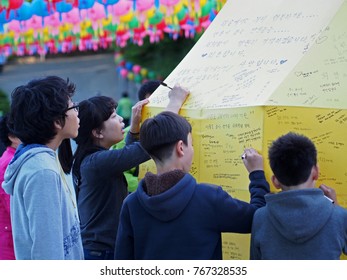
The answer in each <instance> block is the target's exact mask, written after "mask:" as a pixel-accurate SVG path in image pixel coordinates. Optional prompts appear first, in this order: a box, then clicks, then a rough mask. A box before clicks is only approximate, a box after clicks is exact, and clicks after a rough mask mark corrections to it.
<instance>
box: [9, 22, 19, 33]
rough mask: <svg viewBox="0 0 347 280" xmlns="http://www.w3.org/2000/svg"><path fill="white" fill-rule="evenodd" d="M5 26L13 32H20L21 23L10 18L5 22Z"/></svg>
mask: <svg viewBox="0 0 347 280" xmlns="http://www.w3.org/2000/svg"><path fill="white" fill-rule="evenodd" d="M7 28H8V30H12V31H14V32H15V33H20V32H21V29H22V28H21V24H20V22H19V21H18V20H11V21H10V22H9V23H8V24H7Z"/></svg>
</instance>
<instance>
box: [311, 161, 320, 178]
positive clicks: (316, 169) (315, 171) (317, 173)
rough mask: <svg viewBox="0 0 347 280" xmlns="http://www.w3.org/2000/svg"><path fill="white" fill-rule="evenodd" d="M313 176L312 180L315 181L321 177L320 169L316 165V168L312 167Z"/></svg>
mask: <svg viewBox="0 0 347 280" xmlns="http://www.w3.org/2000/svg"><path fill="white" fill-rule="evenodd" d="M311 176H312V180H313V181H317V180H318V177H319V167H318V165H315V166H313V167H312V170H311Z"/></svg>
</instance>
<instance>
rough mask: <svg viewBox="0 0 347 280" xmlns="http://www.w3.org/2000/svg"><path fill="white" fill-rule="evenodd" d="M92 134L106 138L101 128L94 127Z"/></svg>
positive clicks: (99, 137) (98, 137)
mask: <svg viewBox="0 0 347 280" xmlns="http://www.w3.org/2000/svg"><path fill="white" fill-rule="evenodd" d="M92 134H93V136H94V137H95V138H97V139H102V138H104V135H102V133H101V130H100V129H93V130H92Z"/></svg>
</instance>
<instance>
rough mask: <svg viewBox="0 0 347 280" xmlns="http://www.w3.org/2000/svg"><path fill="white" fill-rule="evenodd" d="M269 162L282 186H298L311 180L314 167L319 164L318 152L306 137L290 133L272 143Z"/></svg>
mask: <svg viewBox="0 0 347 280" xmlns="http://www.w3.org/2000/svg"><path fill="white" fill-rule="evenodd" d="M269 160H270V166H271V169H272V171H273V173H274V175H275V176H276V178H277V179H278V181H279V182H280V183H281V184H283V185H285V186H296V185H299V184H301V183H304V182H306V181H307V179H308V178H309V176H310V174H311V170H312V167H313V166H315V165H316V164H317V150H316V147H315V145H314V144H313V142H312V141H311V140H310V139H309V138H307V137H306V136H304V135H299V134H296V133H294V132H289V133H287V134H285V135H283V136H281V137H279V138H278V139H277V140H275V141H274V142H273V143H272V145H271V146H270V148H269Z"/></svg>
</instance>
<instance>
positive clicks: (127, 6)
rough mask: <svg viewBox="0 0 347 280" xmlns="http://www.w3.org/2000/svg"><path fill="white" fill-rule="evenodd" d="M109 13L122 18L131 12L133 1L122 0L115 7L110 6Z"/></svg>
mask: <svg viewBox="0 0 347 280" xmlns="http://www.w3.org/2000/svg"><path fill="white" fill-rule="evenodd" d="M107 10H108V12H109V13H111V14H112V15H114V16H118V17H119V16H122V15H125V14H127V13H129V12H130V11H131V1H128V0H120V1H119V2H118V3H116V4H114V5H109V6H108V7H107Z"/></svg>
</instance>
